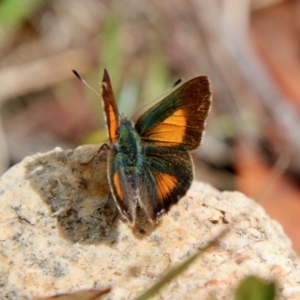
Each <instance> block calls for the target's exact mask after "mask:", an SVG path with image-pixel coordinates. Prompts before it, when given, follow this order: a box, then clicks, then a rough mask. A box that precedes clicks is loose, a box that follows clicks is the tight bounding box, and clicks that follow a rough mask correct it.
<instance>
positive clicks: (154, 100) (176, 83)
mask: <svg viewBox="0 0 300 300" xmlns="http://www.w3.org/2000/svg"><path fill="white" fill-rule="evenodd" d="M73 72H74V71H73ZM75 75H76V74H75ZM76 76H77V75H76ZM181 82H182V79H181V78H180V79H178V80H176V81H175V83H174V84H173V85H172V86H171V87H170V88H168V89H167V90H166V91H164V92H163V93H162V94H160V95H159V96H158V97H156V98H155V99H153V100H151V101H149V102H148V103H147V104H145V105H143V106H142V107H141V108H140V109H138V110H137V111H136V112H135V113H134V114H133V115H132V116H131V118H133V117H134V116H135V115H136V114H137V113H138V112H140V111H141V110H143V109H144V108H145V107H147V106H148V105H150V104H152V103H153V102H156V101H157V99H159V98H161V97H162V96H163V95H164V94H167V93H168V92H169V91H170V90H171V89H173V88H174V87H175V86H177V85H178V84H180V83H181ZM131 118H130V119H131Z"/></svg>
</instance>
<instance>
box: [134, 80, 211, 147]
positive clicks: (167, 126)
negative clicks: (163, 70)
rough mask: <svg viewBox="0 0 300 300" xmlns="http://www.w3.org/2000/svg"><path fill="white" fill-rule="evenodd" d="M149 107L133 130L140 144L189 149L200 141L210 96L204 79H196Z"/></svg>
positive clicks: (207, 82) (208, 87)
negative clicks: (141, 142) (139, 137)
mask: <svg viewBox="0 0 300 300" xmlns="http://www.w3.org/2000/svg"><path fill="white" fill-rule="evenodd" d="M175 88H176V89H175V90H174V91H173V92H172V93H171V94H169V95H168V96H167V97H165V98H164V99H163V100H161V101H160V102H158V103H157V104H156V105H154V106H153V107H151V108H150V109H149V110H148V111H147V112H146V113H144V114H143V115H142V116H141V117H140V118H139V119H138V121H137V123H136V125H135V128H136V130H137V132H138V134H139V135H140V136H141V138H142V141H143V142H144V143H148V144H152V145H157V146H166V147H176V148H178V149H184V150H193V149H195V148H197V147H198V146H199V144H200V142H201V139H202V135H203V132H204V125H205V120H206V118H207V115H208V112H209V109H210V105H211V93H210V84H209V81H208V78H207V77H205V76H200V77H196V78H194V79H192V80H190V81H188V82H186V83H184V84H182V85H181V86H179V87H178V86H176V87H175Z"/></svg>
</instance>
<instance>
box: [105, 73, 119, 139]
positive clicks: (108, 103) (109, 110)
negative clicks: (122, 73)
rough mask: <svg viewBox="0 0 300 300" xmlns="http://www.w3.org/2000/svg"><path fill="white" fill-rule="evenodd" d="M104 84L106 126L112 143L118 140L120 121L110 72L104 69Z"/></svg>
mask: <svg viewBox="0 0 300 300" xmlns="http://www.w3.org/2000/svg"><path fill="white" fill-rule="evenodd" d="M101 86H102V100H103V109H104V112H105V119H106V126H107V131H108V136H109V141H110V143H111V144H113V143H115V142H116V141H117V131H118V122H119V113H118V107H117V104H116V100H115V96H114V92H113V90H112V86H111V83H110V78H109V75H108V72H107V71H106V70H104V74H103V79H102V82H101Z"/></svg>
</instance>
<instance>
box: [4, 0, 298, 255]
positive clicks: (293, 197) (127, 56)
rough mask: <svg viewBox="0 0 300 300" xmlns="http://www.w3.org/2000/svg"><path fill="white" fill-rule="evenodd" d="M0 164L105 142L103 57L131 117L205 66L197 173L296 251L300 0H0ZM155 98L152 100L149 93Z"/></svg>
mask: <svg viewBox="0 0 300 300" xmlns="http://www.w3.org/2000/svg"><path fill="white" fill-rule="evenodd" d="M0 66H1V67H0V86H1V88H0V108H1V109H0V117H1V122H0V172H1V174H2V173H4V172H5V171H6V170H7V169H8V168H9V167H10V166H12V165H14V164H16V163H18V162H20V161H21V160H22V159H23V158H24V157H25V156H28V155H32V154H35V153H37V152H46V151H49V150H52V149H53V148H55V147H57V146H59V147H61V148H64V149H68V148H75V147H77V146H79V145H82V144H86V143H89V144H98V143H101V142H104V141H106V131H105V126H104V118H103V114H102V105H101V99H99V97H97V96H96V95H95V94H93V93H92V92H91V91H90V90H89V89H88V88H86V87H85V86H84V85H83V84H82V83H81V82H80V81H79V80H78V79H77V78H76V77H75V76H74V74H73V73H72V72H71V69H76V70H77V71H78V72H79V73H80V74H81V76H82V77H83V78H84V79H85V80H86V81H87V82H88V83H89V84H90V85H91V86H92V87H93V88H95V89H96V90H98V91H100V89H99V81H100V80H101V78H102V72H103V68H106V69H107V70H108V71H109V73H110V76H111V80H112V85H113V88H114V91H115V94H116V98H117V99H118V103H119V110H120V112H121V113H122V112H123V113H124V114H125V115H127V116H132V115H133V114H134V113H135V112H137V111H138V109H139V108H141V107H143V106H144V105H145V104H147V103H149V102H150V101H152V100H154V99H155V98H157V97H158V96H159V95H161V94H162V93H163V92H164V91H166V90H167V89H168V88H169V87H171V86H172V85H173V83H174V82H175V81H176V80H177V79H179V78H183V79H184V80H186V79H191V78H192V77H195V76H198V75H207V76H209V77H210V80H211V83H212V89H213V99H214V102H213V109H212V111H211V113H210V116H209V119H208V124H207V130H206V134H205V138H204V141H203V143H202V145H201V147H200V149H199V150H198V151H196V152H195V153H194V162H195V166H196V170H195V173H196V176H195V177H196V179H198V180H201V181H204V182H208V183H211V184H212V185H213V186H215V187H216V188H218V189H220V190H238V191H241V192H243V193H245V194H246V195H248V196H250V197H252V198H253V199H255V200H256V201H259V202H260V203H261V204H262V205H263V206H264V208H265V209H266V210H267V212H268V213H269V215H270V216H271V217H272V218H274V219H276V220H278V221H279V222H280V223H281V224H282V225H283V227H284V229H285V231H286V233H287V234H288V235H289V236H290V238H291V239H292V241H293V244H294V248H295V250H296V251H297V252H298V253H300V235H299V234H298V228H299V225H300V217H299V216H300V184H299V182H300V117H299V114H300V1H295V0H285V1H279V0H252V1H251V0H244V1H235V0H210V1H206V0H186V1H181V0H173V1H159V0H149V1H138V0H128V1H117V0H85V1H81V0H72V1H71V0H53V1H41V0H26V1H24V0H2V1H0ZM150 105H152V104H150Z"/></svg>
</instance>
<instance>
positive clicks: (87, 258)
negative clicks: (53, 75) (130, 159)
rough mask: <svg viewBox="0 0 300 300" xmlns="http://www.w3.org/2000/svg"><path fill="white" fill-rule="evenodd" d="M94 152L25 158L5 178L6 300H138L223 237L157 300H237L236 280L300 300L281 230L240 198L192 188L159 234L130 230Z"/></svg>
mask: <svg viewBox="0 0 300 300" xmlns="http://www.w3.org/2000/svg"><path fill="white" fill-rule="evenodd" d="M97 150H98V146H82V147H80V148H78V149H76V150H74V151H71V150H68V151H62V150H61V149H55V150H54V151H51V152H49V153H46V154H37V155H35V156H32V157H28V158H26V159H24V160H23V161H22V162H21V163H20V164H18V165H16V166H14V167H13V168H11V169H10V170H9V171H7V172H6V173H5V174H4V175H3V176H2V178H1V179H0V244H1V246H0V294H1V299H30V298H32V297H41V296H50V295H55V294H57V293H67V292H71V291H76V290H79V289H91V288H99V289H104V288H107V287H111V288H112V291H111V292H110V293H109V294H108V295H107V296H104V297H103V298H101V299H114V300H115V299H132V298H134V297H135V296H136V295H138V294H139V293H140V292H142V291H144V290H145V289H147V288H148V287H150V286H151V285H152V284H153V283H154V282H156V280H157V279H158V278H159V277H160V276H161V275H162V273H163V272H164V271H166V270H168V268H170V267H171V266H175V265H177V264H178V263H180V262H181V261H182V260H183V259H185V258H186V257H188V256H189V255H190V254H192V253H194V252H195V251H196V250H198V249H200V248H202V247H204V246H205V245H206V244H207V243H208V242H209V241H211V240H212V239H214V237H215V236H216V235H217V233H218V232H220V230H222V229H223V228H229V232H228V234H227V235H225V236H224V237H222V238H221V239H220V240H219V241H218V243H217V244H215V245H214V246H213V247H212V248H210V249H209V250H208V251H206V252H205V253H204V254H203V255H202V256H201V257H199V259H198V260H197V261H196V262H195V263H193V264H192V265H191V266H190V267H189V268H188V269H187V270H186V271H185V272H184V273H182V274H181V275H180V276H179V277H177V278H176V279H175V280H173V281H172V282H171V283H170V284H168V285H167V286H166V287H165V288H164V289H162V290H161V291H160V292H159V295H158V296H157V298H159V299H207V298H208V297H209V296H210V295H214V296H215V297H216V298H217V299H232V298H233V291H234V289H235V288H236V286H237V284H238V282H239V280H240V279H242V278H244V277H245V276H247V275H257V276H259V277H260V278H262V279H265V280H276V281H277V282H278V287H279V288H278V299H300V284H299V281H300V273H299V266H300V260H299V258H298V257H297V256H296V254H295V253H294V251H293V250H292V245H291V242H290V240H289V239H288V238H287V237H286V236H285V234H284V232H283V230H282V227H281V226H280V225H279V224H278V223H277V222H275V221H273V220H271V219H270V218H269V217H268V216H267V215H266V213H265V211H264V210H263V209H262V208H261V207H260V206H259V205H258V204H257V203H255V202H254V201H252V200H251V199H248V198H247V197H245V196H244V195H242V194H241V193H238V192H223V193H221V192H219V191H217V190H215V189H213V188H212V187H211V186H209V185H207V184H203V183H194V184H193V186H192V189H191V190H190V191H189V192H188V194H187V196H186V197H184V198H183V199H181V200H180V201H179V203H178V204H177V205H174V206H173V207H172V209H171V210H170V212H169V213H168V214H166V215H164V216H163V218H162V219H161V221H160V222H159V224H158V225H157V226H156V227H155V228H154V229H153V230H151V229H149V228H145V231H146V232H144V233H142V232H139V231H138V230H136V231H133V230H132V229H131V228H130V227H129V226H128V224H127V223H126V222H125V221H122V220H120V218H119V214H118V212H117V209H116V206H115V205H114V203H113V201H111V200H110V201H109V200H108V199H109V188H108V186H107V183H106V157H105V153H104V154H103V153H102V154H100V155H98V156H96V157H95V158H94V159H93V160H92V161H90V160H91V158H92V157H93V156H94V155H95V153H96V152H97Z"/></svg>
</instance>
